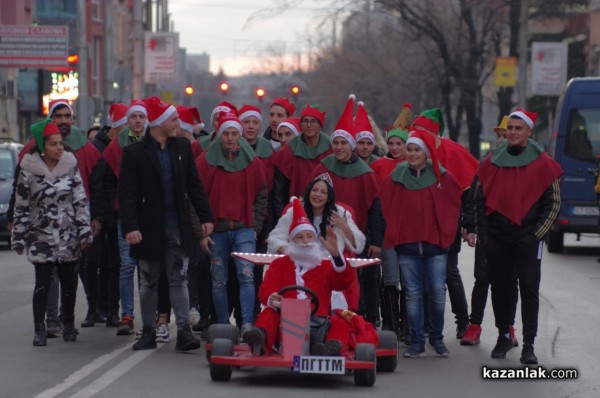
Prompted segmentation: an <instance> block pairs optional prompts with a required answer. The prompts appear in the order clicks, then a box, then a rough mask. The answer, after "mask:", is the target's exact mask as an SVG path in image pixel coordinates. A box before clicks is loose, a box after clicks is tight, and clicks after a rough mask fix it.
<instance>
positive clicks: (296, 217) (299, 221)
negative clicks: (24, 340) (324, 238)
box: [290, 196, 317, 239]
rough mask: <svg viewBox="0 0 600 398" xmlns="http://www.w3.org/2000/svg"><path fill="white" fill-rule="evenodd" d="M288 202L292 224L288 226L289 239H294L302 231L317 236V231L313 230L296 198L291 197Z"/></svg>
mask: <svg viewBox="0 0 600 398" xmlns="http://www.w3.org/2000/svg"><path fill="white" fill-rule="evenodd" d="M290 202H291V203H292V224H291V225H290V239H294V237H295V236H296V235H298V234H299V233H300V232H302V231H311V232H313V233H314V234H315V237H316V236H317V231H316V230H315V227H314V225H312V223H311V222H310V220H309V219H308V216H307V215H306V211H305V210H304V207H303V206H302V203H300V200H298V198H297V197H295V196H292V197H291V198H290Z"/></svg>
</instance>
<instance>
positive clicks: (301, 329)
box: [206, 256, 398, 387]
mask: <svg viewBox="0 0 600 398" xmlns="http://www.w3.org/2000/svg"><path fill="white" fill-rule="evenodd" d="M244 257H245V258H247V256H244ZM371 263H373V262H372V261H371ZM263 264H264V262H263ZM363 266H364V265H363ZM292 289H293V290H300V291H303V292H305V293H306V295H307V296H308V297H310V301H309V300H306V299H292V298H285V297H282V299H281V324H280V333H281V339H280V346H279V349H278V351H277V352H275V351H274V352H271V353H267V354H264V355H260V348H259V347H251V346H249V345H248V344H246V343H240V336H239V331H238V328H237V327H236V326H234V325H212V326H211V327H210V328H209V329H208V331H207V344H206V358H207V360H208V362H209V364H210V377H211V379H212V380H213V381H229V380H230V379H231V375H232V371H233V368H234V367H236V368H239V367H245V366H253V367H275V368H288V369H292V370H293V371H295V372H299V373H316V374H337V375H343V374H346V373H347V372H350V371H351V372H352V373H353V375H354V382H355V384H356V385H357V386H368V387H370V386H372V385H373V384H374V383H375V378H376V372H377V371H380V372H393V371H394V370H395V369H396V366H397V364H398V341H397V337H396V334H395V333H394V332H391V331H379V332H378V334H379V346H378V347H375V346H374V345H373V344H370V343H359V344H357V345H356V348H355V350H354V351H348V352H347V353H346V354H345V355H341V356H316V355H311V353H310V325H311V316H310V315H311V314H314V313H315V312H316V311H317V309H318V306H319V300H318V297H317V296H316V294H315V293H314V292H313V291H312V290H310V289H308V288H306V287H304V286H287V287H285V288H284V289H282V290H280V291H279V292H278V294H283V293H285V292H286V291H288V290H292ZM311 306H312V310H311ZM322 343H324V342H322Z"/></svg>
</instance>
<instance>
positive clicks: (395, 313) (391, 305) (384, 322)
mask: <svg viewBox="0 0 600 398" xmlns="http://www.w3.org/2000/svg"><path fill="white" fill-rule="evenodd" d="M399 299H400V292H399V291H398V289H397V288H396V286H384V287H383V289H382V292H381V328H382V329H383V330H390V331H392V332H394V333H396V335H397V336H398V337H400V333H401V332H400V303H399Z"/></svg>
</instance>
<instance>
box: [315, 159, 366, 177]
mask: <svg viewBox="0 0 600 398" xmlns="http://www.w3.org/2000/svg"><path fill="white" fill-rule="evenodd" d="M321 163H323V166H325V168H327V170H329V171H331V172H332V173H333V174H335V175H336V176H338V177H343V178H354V177H358V176H360V175H362V174H365V173H372V172H373V170H371V168H370V167H369V166H368V165H367V164H366V163H365V162H364V161H363V160H362V159H360V158H359V157H356V161H354V162H350V163H342V162H340V161H338V160H337V159H336V158H335V155H329V156H327V157H326V158H325V159H323V160H321Z"/></svg>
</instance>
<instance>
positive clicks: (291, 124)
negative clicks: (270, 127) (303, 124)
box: [277, 117, 300, 137]
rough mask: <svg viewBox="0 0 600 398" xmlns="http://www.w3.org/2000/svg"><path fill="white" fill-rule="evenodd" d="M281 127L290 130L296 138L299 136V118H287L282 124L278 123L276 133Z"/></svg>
mask: <svg viewBox="0 0 600 398" xmlns="http://www.w3.org/2000/svg"><path fill="white" fill-rule="evenodd" d="M281 127H287V128H289V129H290V130H292V132H293V133H294V135H295V136H296V137H298V136H299V135H300V118H297V117H288V118H287V119H285V120H284V121H283V122H281V123H279V126H277V131H279V129H280V128H281Z"/></svg>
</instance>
